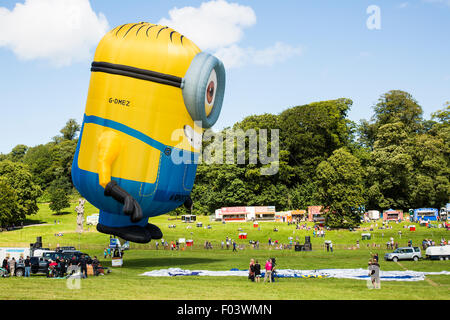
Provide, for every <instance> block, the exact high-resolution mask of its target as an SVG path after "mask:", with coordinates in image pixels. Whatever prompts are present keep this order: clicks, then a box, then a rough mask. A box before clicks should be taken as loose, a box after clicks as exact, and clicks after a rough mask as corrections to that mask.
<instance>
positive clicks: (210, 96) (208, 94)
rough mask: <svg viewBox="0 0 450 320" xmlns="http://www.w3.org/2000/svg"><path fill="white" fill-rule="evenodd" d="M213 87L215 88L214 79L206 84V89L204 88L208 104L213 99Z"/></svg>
mask: <svg viewBox="0 0 450 320" xmlns="http://www.w3.org/2000/svg"><path fill="white" fill-rule="evenodd" d="M214 89H215V85H214V81H211V82H210V83H209V85H208V89H207V90H206V101H208V103H209V104H211V103H212V101H213V98H214V91H215V90H214Z"/></svg>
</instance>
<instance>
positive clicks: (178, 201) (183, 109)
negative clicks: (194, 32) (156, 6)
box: [72, 22, 225, 243]
mask: <svg viewBox="0 0 450 320" xmlns="http://www.w3.org/2000/svg"><path fill="white" fill-rule="evenodd" d="M91 71H92V73H91V80H90V86H89V92H88V97H87V103H86V110H85V114H84V119H83V125H82V129H81V133H80V139H79V141H78V146H77V149H76V152H75V157H74V160H73V165H72V180H73V183H74V185H75V187H76V188H77V189H78V191H79V192H80V194H81V195H82V196H83V197H85V198H86V199H87V200H88V201H89V202H90V203H92V204H93V205H94V206H96V207H97V208H99V209H100V218H99V224H98V225H97V230H98V231H100V232H103V233H106V234H112V235H115V236H119V237H121V238H123V239H125V240H129V241H133V242H139V243H147V242H149V241H150V240H151V239H160V238H161V237H162V232H161V230H160V229H159V228H158V227H157V226H155V225H152V224H149V223H148V218H149V217H153V216H157V215H161V214H164V213H167V212H169V211H171V210H173V209H175V208H177V207H179V206H180V205H182V204H183V203H184V204H185V205H186V206H190V205H191V204H192V200H191V199H190V192H191V190H192V187H193V184H194V179H195V173H196V170H197V164H196V163H197V162H196V160H197V159H198V157H199V156H200V154H199V152H200V146H201V135H202V132H203V130H204V128H205V129H206V128H210V127H211V126H213V125H214V123H215V122H216V121H217V119H218V117H219V114H220V111H221V108H222V101H223V96H224V90H225V70H224V67H223V64H222V63H221V62H220V61H219V60H218V59H217V58H215V57H214V56H212V55H210V54H207V53H205V52H201V50H200V49H199V48H198V47H197V46H196V45H195V44H194V43H193V42H192V41H190V40H189V39H187V38H186V37H184V36H183V35H181V34H179V33H178V32H176V31H174V30H172V29H170V28H168V27H164V26H160V25H155V24H151V23H145V22H141V23H134V24H125V25H122V26H119V27H116V28H115V29H113V30H111V31H110V32H109V33H107V34H106V35H105V36H104V37H103V39H102V40H101V41H100V43H99V45H98V47H97V50H96V52H95V58H94V62H93V63H92V67H91ZM199 124H200V125H199ZM179 159H183V161H179ZM186 159H188V160H189V161H186Z"/></svg>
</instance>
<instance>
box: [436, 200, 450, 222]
mask: <svg viewBox="0 0 450 320" xmlns="http://www.w3.org/2000/svg"><path fill="white" fill-rule="evenodd" d="M439 217H440V219H441V221H446V220H448V218H450V203H447V205H446V206H445V207H442V208H441V210H440V212H439Z"/></svg>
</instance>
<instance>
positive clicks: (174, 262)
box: [124, 255, 222, 269]
mask: <svg viewBox="0 0 450 320" xmlns="http://www.w3.org/2000/svg"><path fill="white" fill-rule="evenodd" d="M124 261H126V265H127V267H133V268H146V269H148V268H152V267H159V268H161V267H165V268H176V267H180V266H185V265H194V264H209V263H214V262H219V261H222V259H208V258H182V257H173V258H172V257H171V258H155V257H149V258H147V259H142V258H141V259H133V258H130V259H127V257H126V255H125V256H124Z"/></svg>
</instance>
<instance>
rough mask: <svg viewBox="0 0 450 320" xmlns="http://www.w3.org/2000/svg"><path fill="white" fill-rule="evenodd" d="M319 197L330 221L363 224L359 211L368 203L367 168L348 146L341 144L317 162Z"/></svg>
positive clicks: (342, 224) (334, 224)
mask: <svg viewBox="0 0 450 320" xmlns="http://www.w3.org/2000/svg"><path fill="white" fill-rule="evenodd" d="M316 172H317V184H318V200H319V201H320V202H319V203H320V204H321V205H322V206H323V210H324V213H325V221H326V225H327V226H329V227H332V228H339V227H343V228H347V227H354V226H357V225H359V223H360V216H359V212H358V211H357V210H358V209H359V208H360V207H361V206H364V205H365V199H364V171H363V168H362V167H361V164H360V162H359V160H358V159H357V158H356V157H355V156H353V155H352V154H351V153H350V152H349V151H348V149H347V148H345V147H344V148H340V149H338V150H336V151H334V152H333V154H332V155H331V156H330V157H329V158H328V159H327V160H326V161H323V162H321V163H320V164H319V165H318V166H317V170H316Z"/></svg>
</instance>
